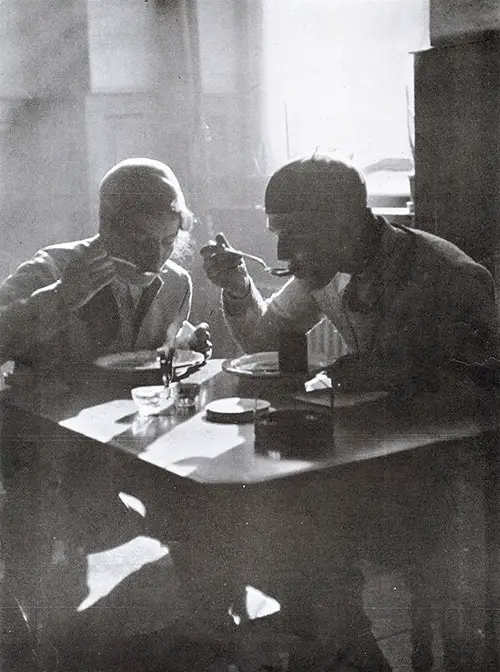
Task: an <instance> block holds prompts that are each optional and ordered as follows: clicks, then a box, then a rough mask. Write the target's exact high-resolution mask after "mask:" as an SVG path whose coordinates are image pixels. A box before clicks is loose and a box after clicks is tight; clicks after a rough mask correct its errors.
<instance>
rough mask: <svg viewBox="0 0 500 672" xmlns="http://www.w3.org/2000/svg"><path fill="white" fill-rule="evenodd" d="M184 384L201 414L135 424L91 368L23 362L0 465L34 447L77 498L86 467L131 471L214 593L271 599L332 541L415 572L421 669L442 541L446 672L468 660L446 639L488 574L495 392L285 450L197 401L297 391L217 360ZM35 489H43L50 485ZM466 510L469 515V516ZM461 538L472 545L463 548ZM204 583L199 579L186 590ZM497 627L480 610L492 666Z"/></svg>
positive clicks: (120, 394)
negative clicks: (435, 556) (313, 448)
mask: <svg viewBox="0 0 500 672" xmlns="http://www.w3.org/2000/svg"><path fill="white" fill-rule="evenodd" d="M191 379H192V380H195V381H197V382H199V383H200V385H201V394H200V402H199V404H200V405H199V409H198V412H195V413H193V414H190V415H183V416H180V415H178V414H175V413H167V414H166V415H162V416H158V417H152V418H139V417H138V415H137V413H136V409H135V406H134V404H133V402H132V400H131V398H130V397H129V393H128V390H121V391H118V390H117V389H116V387H115V386H113V385H106V384H103V381H102V379H101V378H99V377H95V376H94V375H91V374H89V372H85V373H84V372H83V371H82V372H79V373H78V374H77V375H73V376H72V378H71V379H68V378H66V379H64V377H61V378H60V377H55V376H54V377H51V378H50V379H49V378H46V379H44V380H41V379H40V377H37V376H35V375H34V374H31V373H29V372H27V373H25V374H23V375H22V376H18V377H17V380H14V383H13V385H12V386H11V388H10V389H8V390H7V391H6V392H4V393H3V396H2V409H3V415H4V435H5V439H6V440H5V445H6V448H7V450H6V451H5V454H6V457H4V462H5V461H7V468H8V466H9V460H10V459H12V460H13V461H14V462H15V461H16V460H18V461H19V460H21V461H22V459H23V455H22V454H20V453H19V452H18V451H17V450H16V449H14V450H12V449H11V450H9V445H16V444H17V446H19V445H20V444H21V443H22V444H23V445H25V446H26V445H29V446H30V447H31V450H32V451H34V453H36V460H37V465H38V466H37V468H38V470H39V473H43V474H45V475H47V474H51V478H52V480H51V481H50V482H51V483H55V484H56V485H55V486H54V488H55V489H57V488H59V486H60V483H61V481H63V480H64V479H66V480H68V479H70V480H71V482H72V483H73V486H72V487H74V484H75V482H76V483H79V485H80V488H81V490H82V491H83V492H84V491H85V489H86V488H87V487H90V484H91V481H92V474H97V473H98V472H99V471H100V470H101V469H102V473H104V471H105V472H106V473H107V474H108V475H109V479H110V486H111V488H110V489H111V490H112V489H113V487H115V486H116V487H120V483H119V482H114V481H115V480H116V481H118V480H119V478H121V477H122V475H123V474H124V473H125V472H128V473H132V474H133V477H134V478H133V479H132V480H133V481H134V483H139V482H140V485H139V486H138V487H139V489H140V490H141V491H142V492H141V496H142V495H144V494H145V495H146V498H150V502H151V504H152V506H153V507H154V506H157V507H158V508H159V509H161V510H162V511H164V510H168V511H169V516H168V528H169V529H168V531H166V534H171V533H172V530H177V531H178V534H179V536H180V537H181V538H182V540H183V541H186V539H188V540H189V542H190V543H188V544H185V547H184V550H183V556H182V560H183V563H184V562H185V566H187V567H189V566H191V561H194V558H193V557H188V556H186V553H187V554H188V555H189V553H191V554H194V555H196V553H197V549H198V550H199V549H200V546H202V547H203V553H204V555H205V557H206V564H207V566H208V567H209V571H207V573H206V575H205V576H202V575H201V574H200V575H198V576H197V577H196V578H197V579H200V580H201V579H202V580H204V581H207V580H211V581H212V582H213V583H214V592H217V591H219V590H220V589H221V585H225V586H226V589H227V591H228V592H227V595H226V596H223V597H221V599H226V598H227V599H229V591H230V590H232V589H233V587H234V585H233V584H237V583H240V584H241V583H242V582H244V583H245V584H246V583H250V584H251V585H255V582H256V581H258V582H260V583H259V585H258V586H257V587H259V588H261V589H262V590H264V591H265V592H266V591H268V592H269V593H270V594H273V593H272V591H273V586H275V585H276V575H277V573H278V574H280V573H281V572H282V569H283V567H284V566H286V567H287V569H290V563H289V560H290V558H292V559H293V562H292V565H293V567H294V568H295V569H296V568H297V567H301V568H302V570H303V572H305V573H306V574H308V575H309V576H310V577H314V575H315V573H316V572H318V571H319V570H320V569H321V568H322V567H323V565H324V564H325V562H328V561H330V560H331V558H330V553H331V549H332V548H334V547H337V548H340V549H341V550H342V551H345V553H340V554H337V555H335V553H334V556H335V560H334V564H335V562H338V561H339V560H338V558H339V557H343V556H344V555H345V556H346V557H348V558H352V557H353V554H355V553H356V551H357V550H358V551H360V552H361V553H366V554H367V555H369V556H370V557H372V558H373V557H375V558H376V559H377V560H379V561H381V562H383V563H386V562H387V563H389V564H390V563H391V562H394V563H396V564H397V565H399V566H401V565H402V566H403V568H407V569H411V572H410V575H411V577H412V578H413V582H412V585H411V587H412V595H413V604H412V618H413V627H414V633H413V643H414V661H413V662H414V666H415V669H419V670H426V669H427V670H430V669H431V665H432V661H431V653H430V648H431V645H432V633H431V629H430V618H431V616H430V604H429V602H430V600H429V595H428V594H427V590H428V584H427V578H428V577H426V576H425V575H426V573H428V571H429V566H430V565H429V557H430V555H432V553H433V552H434V550H435V547H436V544H438V545H440V546H441V549H440V550H442V549H443V548H444V549H445V550H447V551H448V552H449V553H448V556H447V557H446V562H445V566H444V567H441V568H440V570H442V576H443V577H444V578H445V579H446V581H447V582H448V584H447V586H446V591H445V592H447V595H446V602H447V604H446V605H445V609H444V610H443V611H442V616H443V618H442V619H441V620H442V628H443V633H444V635H445V654H446V656H447V657H448V662H447V664H448V667H447V668H446V669H450V670H451V669H454V670H459V669H464V670H465V669H467V665H469V664H470V660H469V662H467V660H465V658H462V659H461V658H460V656H464V655H466V654H464V653H463V651H462V648H463V647H462V644H463V642H458V640H457V637H458V638H459V637H460V636H461V635H458V636H455V634H456V632H455V631H456V629H457V627H458V625H457V622H458V621H460V619H461V621H462V625H463V621H464V620H465V621H467V618H468V617H469V615H470V614H469V612H468V611H467V607H464V606H463V602H464V600H465V601H467V599H469V598H470V597H471V596H470V595H465V596H464V594H462V593H464V591H465V592H467V591H468V590H469V588H467V581H468V579H469V578H471V576H472V582H473V583H474V584H476V585H477V583H478V581H477V579H478V578H479V579H482V578H484V577H482V575H481V572H479V574H478V576H474V572H475V571H476V569H477V566H476V563H477V561H478V560H477V558H478V557H479V556H481V553H480V552H479V550H480V549H479V548H477V547H478V546H480V545H481V543H482V540H483V539H484V535H486V543H487V551H488V553H487V558H486V562H487V563H489V564H488V565H487V569H489V570H491V569H492V566H493V563H494V560H495V558H494V553H495V552H496V544H497V540H498V536H499V535H498V531H497V528H498V523H497V522H496V521H497V515H496V491H495V488H496V483H497V480H498V476H497V471H498V470H497V467H496V445H497V419H496V418H497V414H496V411H495V410H494V409H495V408H496V407H497V406H496V403H493V401H494V400H492V399H490V398H487V399H486V398H484V397H482V396H481V397H478V399H476V401H475V403H473V404H471V403H470V400H467V401H465V402H463V401H462V402H459V401H457V399H453V400H452V401H450V399H443V398H440V399H438V398H435V397H433V396H427V397H426V398H422V399H420V400H416V401H415V402H414V403H413V404H412V405H410V406H405V405H400V406H398V405H394V404H388V403H386V402H385V401H381V402H376V403H373V404H366V405H364V406H360V407H355V408H351V409H336V410H335V411H334V415H333V427H334V429H333V440H332V441H331V444H330V446H329V448H328V450H323V451H322V453H321V454H314V453H311V452H310V451H309V454H308V455H307V456H306V457H304V455H291V456H288V457H286V458H284V457H283V455H276V454H274V453H273V452H272V451H271V452H269V453H265V454H264V453H259V452H258V451H256V450H255V442H254V426H253V424H244V425H230V424H227V425H222V424H215V423H210V422H208V421H207V420H206V419H205V415H204V411H203V408H202V406H203V405H204V404H206V403H207V401H209V400H211V399H214V398H221V397H226V396H234V395H237V394H239V395H240V396H252V395H257V396H259V397H262V398H269V399H270V400H271V401H272V402H273V403H275V405H278V406H279V405H283V404H286V405H288V406H290V405H291V406H295V407H297V408H300V407H303V405H302V406H301V404H299V403H298V402H294V401H293V399H292V398H291V396H290V394H289V392H290V390H288V394H284V390H283V389H282V388H280V385H279V384H278V385H276V384H271V385H269V384H265V383H262V382H257V383H252V382H250V383H248V382H247V381H243V382H242V381H241V380H240V379H238V378H236V377H233V376H229V375H228V374H226V373H222V372H221V360H213V361H211V362H209V363H208V364H207V365H206V366H205V367H204V368H202V369H201V370H200V371H199V372H197V373H195V374H193V376H192V377H191ZM75 381H77V382H76V383H75ZM23 450H24V449H23ZM28 459H33V454H31V456H30V457H28ZM118 474H119V475H120V476H119V478H118V476H117V475H118ZM115 476H116V479H115ZM457 484H458V485H457ZM41 490H42V491H43V492H46V490H47V483H44V484H43V487H42V488H41ZM146 491H147V492H146ZM43 492H42V495H41V499H40V502H41V504H40V505H41V506H42V512H41V514H40V515H41V519H42V520H43V518H44V513H43V502H42V500H43ZM82 501H84V500H82ZM49 506H51V507H53V503H52V504H50V505H49ZM84 506H85V505H84V504H82V507H84ZM460 507H462V508H465V509H466V511H465V512H463V513H464V515H463V516H462V515H461V514H460V512H459V511H458V509H459V508H460ZM457 512H458V513H457ZM469 513H470V516H469ZM435 514H436V515H435ZM453 514H456V515H455V517H453ZM458 514H460V515H458ZM450 516H451V519H450ZM153 517H154V516H153ZM160 518H161V516H160ZM484 520H486V528H485V530H484V529H483V528H484V525H483V523H484ZM457 521H458V522H457ZM464 521H465V522H464ZM467 521H469V522H467ZM470 521H472V523H471V522H470ZM478 521H479V526H478ZM450 522H451V523H452V524H450ZM471 527H474V530H472V529H470V528H471ZM208 530H209V531H210V535H211V537H212V544H210V545H207V544H206V536H207V531H208ZM464 534H467V535H468V536H467V539H466V541H467V544H469V546H471V547H474V548H475V550H477V551H478V553H467V552H465V553H464V552H463V551H464V536H463V535H464ZM440 536H441V537H443V539H442V542H440V541H439V537H440ZM467 544H466V546H467ZM467 548H468V547H467ZM186 549H190V550H186ZM450 549H451V550H450ZM466 550H467V549H466ZM455 551H457V552H456V553H455ZM463 556H465V557H463ZM440 559H441V561H442V560H443V555H442V554H441V555H440ZM214 568H215V569H214ZM218 570H220V571H218ZM467 573H468V574H467ZM492 577H494V575H493V573H492V572H491V571H490V573H489V574H488V576H487V582H488V581H489V584H488V585H487V587H486V596H487V599H488V600H489V602H488V604H487V608H488V610H489V614H490V615H494V614H496V607H497V606H498V601H497V600H496V594H497V591H493V590H492V585H491V584H492V582H493V578H492ZM252 582H253V583H252ZM462 585H465V586H466V587H465V588H464V590H462V588H461V586H462ZM198 588H199V583H198V582H197V581H195V582H194V584H193V590H194V591H195V590H197V589H198ZM483 589H484V585H483ZM454 591H455V592H454ZM457 592H458V593H460V594H458V595H457ZM472 602H473V603H474V604H473V605H472V612H473V618H472V620H473V621H474V622H475V623H476V622H478V618H479V616H478V613H477V605H478V602H479V603H480V602H481V596H480V595H472ZM450 604H451V605H452V606H453V611H452V610H451V609H450ZM457 610H458V611H457ZM458 612H459V613H458ZM457 613H458V616H457ZM456 616H457V617H456ZM455 617H456V618H455ZM479 620H480V618H479ZM475 623H474V624H473V625H472V626H471V627H472V629H473V630H474V629H476V625H475ZM494 625H495V624H494V622H493V619H489V620H488V623H487V637H488V642H489V644H490V647H489V654H488V656H489V657H488V665H490V668H489V669H492V670H493V669H495V667H494V666H495V665H496V658H495V655H496V650H495V646H494V640H495V637H494V633H495V627H494ZM447 641H448V645H447V644H446V642H447ZM457 642H458V643H457ZM457 646H460V649H461V653H460V655H457V654H456V647H457ZM467 646H468V643H467V642H465V648H467ZM460 665H462V667H460Z"/></svg>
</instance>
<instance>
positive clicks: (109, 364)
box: [95, 350, 205, 373]
mask: <svg viewBox="0 0 500 672" xmlns="http://www.w3.org/2000/svg"><path fill="white" fill-rule="evenodd" d="M204 361H205V357H204V356H203V355H202V353H201V352H195V351H194V350H176V351H175V355H174V361H173V368H174V370H177V369H190V368H192V367H197V366H201V365H202V364H203V362H204ZM95 365H96V366H98V367H99V368H100V369H107V370H109V371H122V372H124V373H126V372H133V371H155V370H158V371H159V369H160V361H159V359H158V353H157V352H156V350H140V351H138V352H117V353H113V354H111V355H104V356H103V357H99V358H98V359H96V361H95Z"/></svg>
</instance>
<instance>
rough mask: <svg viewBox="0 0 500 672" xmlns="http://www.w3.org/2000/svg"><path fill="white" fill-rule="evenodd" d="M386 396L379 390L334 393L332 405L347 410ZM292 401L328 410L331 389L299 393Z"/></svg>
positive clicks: (330, 400) (330, 401) (385, 393)
mask: <svg viewBox="0 0 500 672" xmlns="http://www.w3.org/2000/svg"><path fill="white" fill-rule="evenodd" d="M386 396H387V392H383V391H381V390H378V391H373V392H335V394H334V403H333V405H334V408H347V407H349V406H357V405H358V404H366V403H368V402H370V401H377V400H378V399H383V398H384V397H386ZM294 399H296V400H297V401H305V402H306V403H308V404H315V405H317V406H326V407H328V408H329V407H330V406H331V404H332V393H331V388H324V389H321V390H311V391H310V392H301V393H300V394H296V395H295V396H294Z"/></svg>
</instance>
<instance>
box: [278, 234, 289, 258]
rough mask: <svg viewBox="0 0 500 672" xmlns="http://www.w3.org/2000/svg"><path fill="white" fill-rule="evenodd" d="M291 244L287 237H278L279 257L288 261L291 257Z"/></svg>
mask: <svg viewBox="0 0 500 672" xmlns="http://www.w3.org/2000/svg"><path fill="white" fill-rule="evenodd" d="M291 256H292V255H291V250H290V245H289V244H288V242H287V241H286V240H285V238H278V259H279V260H280V261H287V260H288V259H290V257H291Z"/></svg>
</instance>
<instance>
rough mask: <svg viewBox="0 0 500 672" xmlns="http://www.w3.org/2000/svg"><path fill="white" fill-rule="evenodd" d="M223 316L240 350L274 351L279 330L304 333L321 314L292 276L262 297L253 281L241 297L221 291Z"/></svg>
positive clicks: (280, 331)
mask: <svg viewBox="0 0 500 672" xmlns="http://www.w3.org/2000/svg"><path fill="white" fill-rule="evenodd" d="M222 305H223V311H224V316H225V319H226V322H227V325H228V327H229V330H230V331H231V333H232V335H233V338H234V339H235V340H236V342H237V343H238V344H239V345H240V347H241V348H242V349H243V351H244V352H258V351H265V350H276V349H277V347H278V343H279V338H280V335H281V334H283V333H287V332H289V333H293V332H295V333H303V334H305V333H307V332H308V331H309V330H310V329H312V327H313V326H314V325H315V324H317V323H318V322H319V321H320V320H321V319H322V317H323V314H322V312H321V310H320V309H319V308H318V306H317V304H316V301H315V300H314V298H313V296H311V294H310V293H309V292H308V291H307V289H306V288H305V287H304V285H303V284H302V283H301V282H300V281H299V280H298V279H296V278H292V279H291V280H289V281H288V282H287V283H286V284H285V285H284V286H283V287H282V288H281V289H280V290H279V291H277V292H276V293H274V294H273V295H272V296H271V297H270V298H269V299H267V300H264V299H263V298H262V295H261V294H260V292H259V290H258V289H257V287H256V286H255V284H254V282H253V281H250V289H249V292H248V294H247V295H246V296H245V297H244V298H242V299H236V298H233V297H231V295H229V294H228V292H226V291H223V292H222Z"/></svg>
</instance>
